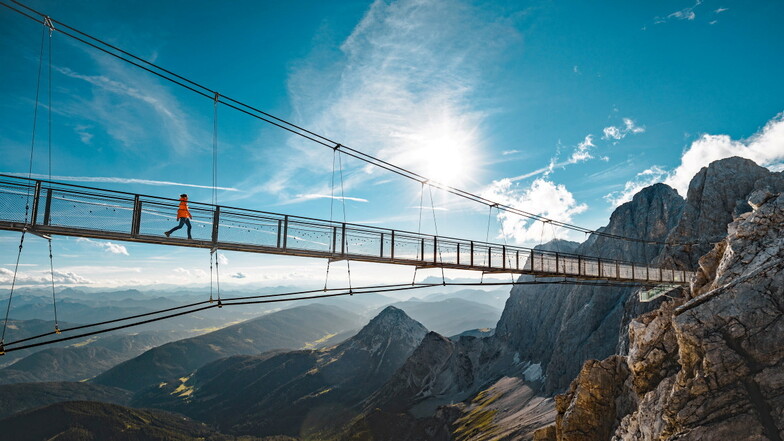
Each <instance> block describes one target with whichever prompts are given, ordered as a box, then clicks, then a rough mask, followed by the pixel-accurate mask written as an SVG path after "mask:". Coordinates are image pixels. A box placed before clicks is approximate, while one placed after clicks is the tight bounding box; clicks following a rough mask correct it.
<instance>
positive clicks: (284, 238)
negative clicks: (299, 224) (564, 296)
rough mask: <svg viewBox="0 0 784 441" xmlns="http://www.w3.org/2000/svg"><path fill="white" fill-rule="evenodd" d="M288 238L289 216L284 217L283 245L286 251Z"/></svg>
mask: <svg viewBox="0 0 784 441" xmlns="http://www.w3.org/2000/svg"><path fill="white" fill-rule="evenodd" d="M288 237H289V217H288V215H286V216H283V236H282V237H281V245H282V248H283V249H284V250H285V249H286V245H287V242H288Z"/></svg>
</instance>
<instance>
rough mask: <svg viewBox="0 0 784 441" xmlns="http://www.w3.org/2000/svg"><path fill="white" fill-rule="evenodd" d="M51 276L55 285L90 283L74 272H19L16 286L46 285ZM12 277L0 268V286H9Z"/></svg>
mask: <svg viewBox="0 0 784 441" xmlns="http://www.w3.org/2000/svg"><path fill="white" fill-rule="evenodd" d="M52 274H54V283H55V284H56V285H87V284H90V283H92V282H91V281H90V280H89V279H86V278H84V277H82V276H80V275H79V274H76V273H74V272H64V271H57V270H55V271H54V272H53V273H50V272H48V271H35V272H19V273H17V275H16V284H17V285H48V284H51V283H52ZM13 276H14V272H13V271H11V270H9V269H6V268H0V285H9V284H10V283H11V281H12V279H13Z"/></svg>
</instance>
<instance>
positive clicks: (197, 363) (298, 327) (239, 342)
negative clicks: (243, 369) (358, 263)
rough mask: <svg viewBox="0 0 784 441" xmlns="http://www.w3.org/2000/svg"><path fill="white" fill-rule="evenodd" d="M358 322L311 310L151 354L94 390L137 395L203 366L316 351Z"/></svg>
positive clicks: (343, 314) (111, 373)
mask: <svg viewBox="0 0 784 441" xmlns="http://www.w3.org/2000/svg"><path fill="white" fill-rule="evenodd" d="M361 322H362V319H361V318H360V317H359V316H358V315H356V314H353V313H350V312H348V311H345V310H343V309H341V308H337V307H333V306H328V305H323V304H310V305H305V306H299V307H294V308H291V309H284V310H282V311H278V312H274V313H270V314H267V315H263V316H261V317H259V318H256V319H253V320H248V321H246V322H243V323H239V324H237V325H233V326H228V327H226V328H223V329H220V330H218V331H214V332H210V333H208V334H203V335H200V336H197V337H192V338H188V339H184V340H179V341H175V342H171V343H167V344H165V345H162V346H158V347H156V348H153V349H150V350H149V351H147V352H145V353H143V354H141V355H139V356H138V357H135V358H132V359H130V360H128V361H126V362H124V363H122V364H120V365H118V366H115V367H114V368H112V369H110V370H108V371H106V372H104V373H103V374H101V375H99V376H98V377H96V378H95V379H94V380H93V381H94V382H95V383H96V384H102V385H106V386H114V387H120V388H123V389H127V390H131V391H137V390H141V389H143V388H145V387H147V386H150V385H157V384H158V383H160V382H162V381H168V380H171V379H172V378H178V377H182V376H187V375H189V374H190V373H192V372H193V371H194V370H196V369H198V368H199V367H201V366H204V365H205V364H207V363H209V362H212V361H215V360H218V359H220V358H224V357H228V356H231V355H239V354H258V353H261V352H265V351H270V350H273V349H300V348H305V347H317V346H322V345H325V344H327V343H328V342H330V341H335V340H337V341H339V340H342V339H343V338H346V337H348V336H349V335H351V334H353V332H354V330H355V329H357V328H359V326H361Z"/></svg>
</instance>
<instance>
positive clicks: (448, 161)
mask: <svg viewBox="0 0 784 441" xmlns="http://www.w3.org/2000/svg"><path fill="white" fill-rule="evenodd" d="M416 141H417V142H416V143H415V145H413V146H412V147H413V149H414V151H413V155H412V157H413V159H414V162H415V169H416V170H421V173H422V174H423V175H424V176H425V177H426V178H428V179H430V180H432V181H435V182H438V183H441V184H445V185H449V186H458V185H461V184H464V183H466V182H469V181H470V180H471V178H472V175H473V173H474V171H475V165H476V158H475V156H476V155H475V144H474V143H473V136H471V134H469V133H466V132H465V129H461V128H458V127H455V125H454V124H439V125H438V126H435V127H430V128H428V129H426V130H423V131H420V132H419V133H418V136H417V137H416Z"/></svg>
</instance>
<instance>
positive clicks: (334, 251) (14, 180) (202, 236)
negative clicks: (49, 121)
mask: <svg viewBox="0 0 784 441" xmlns="http://www.w3.org/2000/svg"><path fill="white" fill-rule="evenodd" d="M178 205H179V201H178V200H176V199H167V198H161V197H156V196H149V195H139V194H131V193H124V192H119V191H113V190H105V189H98V188H92V187H84V186H78V185H71V184H63V183H59V182H49V181H41V180H30V179H26V178H19V177H14V176H7V175H0V228H2V229H6V230H22V229H28V230H32V231H39V232H42V233H45V234H61V235H70V236H83V237H94V238H113V239H116V240H128V241H136V242H146V243H159V244H167V245H178V246H191V247H202V248H220V249H226V250H237V251H250V252H261V253H274V254H290V255H300V256H309V257H325V258H331V259H350V260H359V261H369V262H386V263H395V264H404V265H416V266H421V267H430V266H434V267H445V268H459V269H468V270H479V271H486V272H512V273H521V274H535V275H542V276H560V277H572V278H584V279H609V280H622V281H644V282H651V283H658V282H667V283H674V284H685V283H688V281H689V280H690V278H691V276H692V273H690V272H686V271H683V270H674V269H664V268H658V267H650V266H647V265H643V264H636V263H631V262H624V261H620V260H612V259H599V258H596V257H588V256H581V255H576V254H568V253H558V252H550V251H542V250H534V249H531V248H526V247H518V246H510V245H501V244H494V243H488V242H483V241H472V240H466V239H459V238H453V237H444V236H434V235H426V234H420V233H414V232H408V231H401V230H393V229H387V228H379V227H373V226H365V225H358V224H351V223H346V222H336V221H327V220H321V219H314V218H308V217H301V216H291V215H286V214H278V213H269V212H263V211H257V210H248V209H242V208H235V207H223V206H215V205H211V204H203V203H198V202H190V203H189V208H190V212H191V215H192V219H191V224H192V227H193V228H192V234H191V235H192V239H186V236H187V235H186V233H185V232H184V231H179V232H175V233H174V234H173V235H172V236H171V237H167V236H165V235H164V232H165V231H167V230H169V229H170V228H171V227H173V226H174V225H176V221H177V219H176V214H177V208H178ZM26 210H27V211H28V215H27V216H25V211H26Z"/></svg>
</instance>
